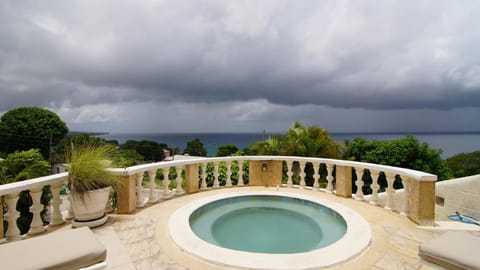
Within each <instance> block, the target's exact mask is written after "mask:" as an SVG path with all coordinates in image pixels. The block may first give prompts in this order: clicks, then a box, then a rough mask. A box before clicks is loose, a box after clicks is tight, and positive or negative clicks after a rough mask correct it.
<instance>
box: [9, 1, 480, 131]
mask: <svg viewBox="0 0 480 270" xmlns="http://www.w3.org/2000/svg"><path fill="white" fill-rule="evenodd" d="M479 14H480V1H478V0H471V1H462V0H456V1H439V0H431V1H429V0H408V1H406V0H398V1H394V0H388V1H377V0H371V1H368V0H365V1H358V0H352V1H346V0H345V1H342V0H332V1H318V0H312V1H302V0H295V1H282V0H272V1H261V0H253V1H240V0H231V1H229V0H217V1H201V0H191V1H182V0H174V1H168V0H163V1H133V0H132V1H118V0H111V1H83V0H82V1H73V0H69V1H63V0H61V1H37V0H34V1H18V0H12V1H9V0H2V1H1V2H0V114H3V113H4V112H6V111H8V110H10V109H12V108H15V107H19V106H37V107H43V108H47V109H50V110H52V111H54V112H56V113H57V114H58V115H59V116H60V117H61V118H62V119H63V120H64V121H65V122H66V123H67V125H68V127H69V129H70V130H82V131H107V132H208V131H216V132H261V130H263V129H266V130H267V131H270V132H273V131H284V130H286V129H287V128H288V127H289V126H290V125H291V123H292V122H293V121H295V120H298V121H300V122H302V123H304V124H307V125H312V124H317V125H320V126H322V127H324V128H327V129H329V130H330V131H332V132H346V131H353V132H357V131H370V132H379V131H400V132H402V131H455V130H461V131H467V130H480V121H479V116H480V27H479V25H480V16H479Z"/></svg>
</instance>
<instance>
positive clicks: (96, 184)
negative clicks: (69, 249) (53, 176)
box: [67, 144, 119, 228]
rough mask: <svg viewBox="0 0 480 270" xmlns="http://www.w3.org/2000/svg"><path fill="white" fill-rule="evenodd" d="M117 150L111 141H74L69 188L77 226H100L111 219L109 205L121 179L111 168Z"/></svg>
mask: <svg viewBox="0 0 480 270" xmlns="http://www.w3.org/2000/svg"><path fill="white" fill-rule="evenodd" d="M113 152H114V147H112V146H111V145H97V144H80V145H73V144H72V147H71V151H70V153H68V155H67V157H68V165H67V168H68V188H69V190H70V203H71V207H72V211H73V216H74V221H73V223H72V226H73V227H82V226H88V227H90V228H93V227H97V226H100V225H103V224H105V222H107V215H106V214H105V205H106V203H107V201H108V199H109V195H110V191H111V189H112V186H115V185H117V183H118V182H119V179H118V178H117V177H116V176H115V175H114V174H113V173H112V172H110V171H108V170H107V168H108V165H109V164H110V162H109V159H110V158H111V155H112V154H113Z"/></svg>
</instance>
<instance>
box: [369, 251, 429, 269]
mask: <svg viewBox="0 0 480 270" xmlns="http://www.w3.org/2000/svg"><path fill="white" fill-rule="evenodd" d="M375 266H376V267H379V268H381V269H388V270H417V269H419V268H420V266H421V263H420V262H419V261H418V259H414V258H411V257H409V256H405V255H402V254H400V253H396V252H392V251H387V252H386V253H385V255H384V256H383V258H381V259H380V260H379V261H378V262H377V263H376V264H375Z"/></svg>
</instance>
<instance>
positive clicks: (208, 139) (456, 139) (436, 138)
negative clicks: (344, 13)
mask: <svg viewBox="0 0 480 270" xmlns="http://www.w3.org/2000/svg"><path fill="white" fill-rule="evenodd" d="M406 134H412V135H413V136H415V138H417V139H418V140H419V141H420V142H426V143H428V144H429V145H430V147H431V148H434V149H442V150H443V154H442V157H443V158H448V157H451V156H453V155H456V154H458V153H462V152H463V153H466V152H473V151H477V150H480V132H469V133H434V132H431V133H331V135H332V137H333V138H334V139H335V140H337V141H343V140H345V139H348V140H352V139H354V138H356V137H362V138H365V139H367V140H392V139H399V138H403V137H404V136H405V135H406ZM269 135H270V134H266V137H268V136H269ZM99 137H101V138H103V139H106V140H117V141H118V142H119V143H124V142H125V141H127V140H137V141H141V140H149V141H155V142H158V143H164V144H167V145H168V146H171V147H178V148H179V149H180V150H182V151H183V149H184V148H185V147H186V145H187V142H188V141H191V140H193V139H195V138H199V139H200V141H201V142H202V143H203V146H204V147H205V149H207V152H208V155H209V156H215V154H216V148H217V146H219V145H224V144H235V145H237V147H238V148H239V149H243V148H246V147H247V146H249V145H250V144H252V143H253V142H255V141H259V140H262V137H263V135H262V133H129V134H127V133H112V134H105V135H99Z"/></svg>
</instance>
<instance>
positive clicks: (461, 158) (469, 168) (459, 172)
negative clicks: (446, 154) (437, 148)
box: [447, 151, 480, 178]
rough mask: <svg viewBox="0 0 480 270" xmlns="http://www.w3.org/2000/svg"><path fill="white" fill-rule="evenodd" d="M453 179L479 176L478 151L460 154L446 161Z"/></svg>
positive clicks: (479, 162)
mask: <svg viewBox="0 0 480 270" xmlns="http://www.w3.org/2000/svg"><path fill="white" fill-rule="evenodd" d="M447 166H448V167H449V168H450V170H451V171H452V174H453V176H454V177H456V178H457V177H465V176H470V175H476V174H480V151H475V152H471V153H461V154H458V155H455V156H453V157H450V158H448V159H447Z"/></svg>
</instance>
